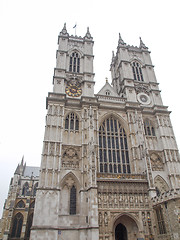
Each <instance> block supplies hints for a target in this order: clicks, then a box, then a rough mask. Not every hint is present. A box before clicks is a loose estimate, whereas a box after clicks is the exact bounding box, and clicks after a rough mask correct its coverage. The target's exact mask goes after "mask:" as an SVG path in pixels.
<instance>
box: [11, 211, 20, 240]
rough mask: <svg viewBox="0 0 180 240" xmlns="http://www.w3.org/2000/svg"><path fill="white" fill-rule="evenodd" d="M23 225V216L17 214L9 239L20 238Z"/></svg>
mask: <svg viewBox="0 0 180 240" xmlns="http://www.w3.org/2000/svg"><path fill="white" fill-rule="evenodd" d="M22 225H23V215H22V214H21V213H17V214H16V215H15V217H14V219H13V225H12V231H11V237H12V238H20V236H21V230H22Z"/></svg>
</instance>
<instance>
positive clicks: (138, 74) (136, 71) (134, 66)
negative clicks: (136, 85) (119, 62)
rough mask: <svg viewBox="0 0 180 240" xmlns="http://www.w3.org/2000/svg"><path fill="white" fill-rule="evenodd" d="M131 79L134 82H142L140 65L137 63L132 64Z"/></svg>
mask: <svg viewBox="0 0 180 240" xmlns="http://www.w3.org/2000/svg"><path fill="white" fill-rule="evenodd" d="M132 71H133V77H134V80H136V81H142V82H143V81H144V78H143V74H142V69H141V65H140V64H139V63H138V62H133V63H132Z"/></svg>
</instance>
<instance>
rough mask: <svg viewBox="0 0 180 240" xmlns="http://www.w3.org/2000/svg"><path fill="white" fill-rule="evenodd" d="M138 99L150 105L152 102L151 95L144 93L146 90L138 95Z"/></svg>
mask: <svg viewBox="0 0 180 240" xmlns="http://www.w3.org/2000/svg"><path fill="white" fill-rule="evenodd" d="M137 99H138V101H139V102H140V103H141V104H143V105H149V104H150V103H151V99H150V97H149V96H148V95H147V94H146V93H144V92H142V93H139V94H138V95H137Z"/></svg>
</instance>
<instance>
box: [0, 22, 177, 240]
mask: <svg viewBox="0 0 180 240" xmlns="http://www.w3.org/2000/svg"><path fill="white" fill-rule="evenodd" d="M93 43H94V42H93V38H92V36H91V34H90V32H89V29H87V33H86V35H85V36H84V37H83V38H82V37H77V36H72V35H71V36H70V35H69V34H68V32H67V29H66V25H64V27H63V29H62V31H61V32H60V34H59V37H58V50H57V64H56V68H55V70H54V77H53V86H54V87H53V92H50V93H49V94H48V97H47V116H46V127H45V135H44V142H43V152H42V159H41V167H40V176H39V185H38V189H37V193H36V203H35V209H34V217H33V223H32V227H31V235H30V239H31V240H44V239H48V240H51V239H53V240H54V239H63V240H67V239H74V240H92V239H93V240H134V239H139V240H140V239H141V240H143V239H144V240H145V239H146V240H147V239H151V240H153V239H154V240H158V239H163V240H169V239H177V240H178V239H179V238H180V230H179V229H180V189H179V187H180V158H179V153H178V147H177V144H176V140H175V136H174V133H173V129H172V125H171V121H170V117H169V115H170V112H169V111H168V109H167V107H166V106H164V105H163V103H162V99H161V94H160V90H159V87H158V83H157V80H156V77H155V73H154V67H153V65H152V62H151V58H150V52H149V50H148V48H147V47H146V46H145V44H144V43H143V42H142V40H141V39H140V46H139V47H134V46H130V45H127V44H126V43H125V42H124V41H123V39H122V38H121V36H120V35H119V41H118V47H117V52H116V54H114V53H113V56H112V62H111V75H112V84H109V83H108V81H106V83H105V85H104V86H102V88H101V90H100V91H99V92H98V93H97V94H94V85H95V82H94V72H93V59H94V55H93ZM16 214H17V212H15V213H13V216H12V221H11V223H10V224H9V230H8V231H9V232H8V231H7V232H8V234H9V235H6V237H5V235H3V234H2V238H1V239H26V238H25V235H23V231H22V232H21V234H20V235H19V238H18V237H17V238H13V237H11V236H12V232H13V229H16V231H17V232H18V224H16V226H14V225H13V224H14V222H13V221H14V220H13V219H16ZM23 217H24V216H23ZM22 229H23V227H22ZM7 236H9V238H8V237H7Z"/></svg>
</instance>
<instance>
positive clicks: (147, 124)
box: [144, 119, 156, 137]
mask: <svg viewBox="0 0 180 240" xmlns="http://www.w3.org/2000/svg"><path fill="white" fill-rule="evenodd" d="M144 131H145V135H146V136H153V137H155V136H156V134H155V129H154V127H153V125H152V123H151V121H150V120H149V119H145V121H144Z"/></svg>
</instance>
